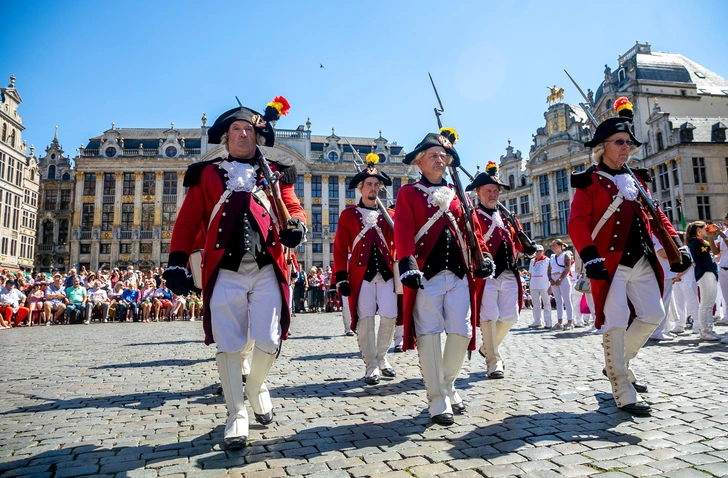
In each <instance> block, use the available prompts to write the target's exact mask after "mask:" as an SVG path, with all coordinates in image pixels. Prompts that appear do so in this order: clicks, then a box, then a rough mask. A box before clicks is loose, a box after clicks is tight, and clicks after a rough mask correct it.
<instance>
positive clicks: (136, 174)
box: [134, 171, 144, 181]
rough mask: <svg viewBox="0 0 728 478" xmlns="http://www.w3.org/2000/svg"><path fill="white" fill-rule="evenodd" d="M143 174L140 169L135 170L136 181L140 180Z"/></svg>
mask: <svg viewBox="0 0 728 478" xmlns="http://www.w3.org/2000/svg"><path fill="white" fill-rule="evenodd" d="M143 176H144V173H142V172H141V171H137V172H135V173H134V178H135V179H136V180H137V181H138V180H140V179H141V178H142V177H143Z"/></svg>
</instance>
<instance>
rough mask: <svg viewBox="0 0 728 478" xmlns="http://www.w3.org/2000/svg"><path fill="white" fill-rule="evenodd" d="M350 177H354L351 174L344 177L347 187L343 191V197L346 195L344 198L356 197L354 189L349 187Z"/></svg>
mask: <svg viewBox="0 0 728 478" xmlns="http://www.w3.org/2000/svg"><path fill="white" fill-rule="evenodd" d="M352 179H354V177H353V176H352V177H348V178H346V185H347V187H346V191H345V192H344V197H346V199H354V198H355V197H356V189H349V183H350V182H351V180H352Z"/></svg>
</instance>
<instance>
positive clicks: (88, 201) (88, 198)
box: [83, 196, 94, 203]
mask: <svg viewBox="0 0 728 478" xmlns="http://www.w3.org/2000/svg"><path fill="white" fill-rule="evenodd" d="M83 202H85V203H92V202H94V197H93V196H84V197H83Z"/></svg>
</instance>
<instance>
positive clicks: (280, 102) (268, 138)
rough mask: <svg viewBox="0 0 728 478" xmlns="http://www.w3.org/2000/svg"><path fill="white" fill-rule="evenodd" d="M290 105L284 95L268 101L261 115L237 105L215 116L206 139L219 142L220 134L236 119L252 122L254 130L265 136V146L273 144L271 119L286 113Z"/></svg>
mask: <svg viewBox="0 0 728 478" xmlns="http://www.w3.org/2000/svg"><path fill="white" fill-rule="evenodd" d="M290 107H291V106H290V105H289V104H288V101H287V100H286V99H285V98H284V97H282V96H276V97H275V99H274V100H273V101H271V102H270V103H268V105H267V106H266V108H265V114H262V115H261V114H260V113H258V112H257V111H255V110H253V109H250V108H246V107H245V106H238V107H237V108H233V109H231V110H227V111H226V112H224V113H223V114H221V115H220V116H218V117H217V119H216V120H215V123H214V124H213V125H212V126H211V127H210V129H209V130H208V131H207V141H208V142H209V143H212V144H220V141H221V140H222V135H223V134H225V133H227V130H228V128H230V125H231V124H233V123H234V122H236V121H238V120H242V121H247V122H248V123H250V124H252V125H253V128H255V132H256V133H257V134H259V135H261V136H263V138H265V143H264V145H265V146H268V147H270V146H273V145H274V144H275V142H276V132H275V130H274V129H273V125H272V124H271V121H277V120H278V119H279V118H280V117H281V116H285V115H287V114H288V110H289V109H290Z"/></svg>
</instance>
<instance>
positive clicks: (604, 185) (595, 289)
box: [569, 167, 677, 328]
mask: <svg viewBox="0 0 728 478" xmlns="http://www.w3.org/2000/svg"><path fill="white" fill-rule="evenodd" d="M598 170H599V169H598V167H591V168H589V169H587V170H586V171H584V172H582V173H577V174H574V175H573V176H572V186H573V187H575V188H576V193H575V194H574V200H573V201H572V202H571V213H570V215H569V236H570V237H571V240H572V241H573V242H574V247H575V248H576V251H577V252H578V253H579V255H580V256H581V258H582V259H583V260H584V262H587V261H588V260H590V258H585V257H584V256H583V255H582V251H583V250H584V248H586V247H589V246H596V249H597V251H598V254H599V255H598V256H597V257H603V258H604V266H605V267H606V268H607V271H609V276H610V277H614V274H615V272H616V271H617V266H618V265H619V262H620V261H621V259H622V254H623V252H624V249H625V244H626V242H627V237H628V236H629V228H630V227H631V225H632V220H633V219H634V217H635V215H637V217H638V218H639V219H640V220H641V221H642V222H643V224H645V227H646V229H647V233H648V234H650V235H651V234H652V230H651V227H650V223H649V221H648V217H647V212H646V211H645V209H644V206H642V203H641V202H639V200H635V201H628V200H626V199H625V200H624V202H622V204H621V205H620V206H619V207H618V209H617V210H616V212H615V213H614V214H613V215H612V216H611V217H610V218H609V219H608V220H607V222H605V223H604V226H603V227H602V228H601V229H600V230H599V233H598V234H597V237H596V238H595V239H594V240H592V237H591V235H592V231H593V230H594V229H595V228H596V225H597V223H598V222H599V220H600V219H601V218H602V216H603V215H604V213H605V211H606V210H607V208H608V207H609V205H610V204H611V203H612V201H613V199H614V197H616V195H617V193H618V192H619V190H618V189H617V186H616V185H615V184H614V182H612V181H611V180H610V179H608V178H605V177H603V176H601V175H600V174H597V171H598ZM636 173H639V174H635V175H636V176H637V179H638V180H639V182H640V183H641V184H642V187H643V188H644V189H645V191H646V192H647V194H649V189H648V187H647V185H646V181H645V178H647V176H646V173H642V172H639V171H637V172H636ZM660 220H661V221H662V224H663V225H664V226H665V229H666V230H667V232H668V233H669V234H670V235H671V236H677V233H676V232H675V229H674V228H673V227H672V224H670V221H669V220H668V219H667V217H666V216H665V214H663V213H662V211H660ZM650 247H652V242H651V241H650ZM650 256H651V257H650ZM654 258H655V254H654V249H653V252H652V254H650V255H649V256H648V259H650V264H651V265H652V268H653V269H654V270H655V275H656V276H657V283H658V284H659V285H660V291H662V287H663V279H662V268H661V267H660V266H659V263H658V262H657V261H656V260H655V259H654ZM591 287H592V289H591V290H592V295H593V297H594V307H595V308H596V310H595V314H596V323H595V325H596V327H597V328H601V326H602V324H603V323H604V302H605V301H606V299H607V293H608V292H609V284H608V283H607V282H606V281H602V280H593V281H591Z"/></svg>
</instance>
